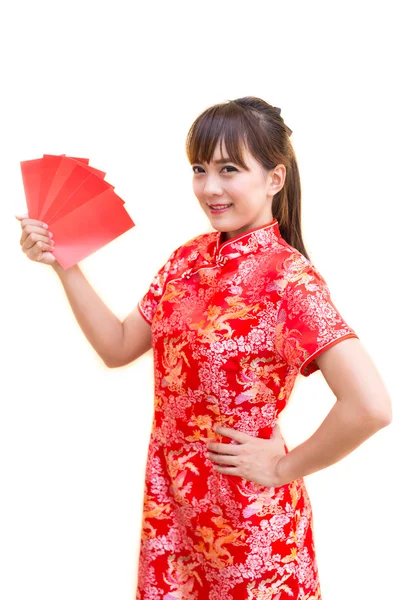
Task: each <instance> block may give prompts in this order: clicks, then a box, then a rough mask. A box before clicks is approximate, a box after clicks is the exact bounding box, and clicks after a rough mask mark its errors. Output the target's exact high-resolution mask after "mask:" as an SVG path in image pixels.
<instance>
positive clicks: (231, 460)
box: [207, 452, 239, 467]
mask: <svg viewBox="0 0 400 600" xmlns="http://www.w3.org/2000/svg"><path fill="white" fill-rule="evenodd" d="M207 458H209V459H210V460H211V462H213V463H216V464H217V465H230V466H232V467H237V466H238V464H239V463H238V461H237V458H236V457H235V456H230V455H227V454H215V453H214V452H208V453H207Z"/></svg>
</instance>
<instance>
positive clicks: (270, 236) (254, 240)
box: [181, 219, 282, 279]
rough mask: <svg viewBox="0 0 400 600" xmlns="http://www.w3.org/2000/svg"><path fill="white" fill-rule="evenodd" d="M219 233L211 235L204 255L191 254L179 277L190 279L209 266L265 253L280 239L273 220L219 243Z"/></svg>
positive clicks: (220, 234)
mask: <svg viewBox="0 0 400 600" xmlns="http://www.w3.org/2000/svg"><path fill="white" fill-rule="evenodd" d="M221 236H222V233H221V232H215V233H214V234H213V241H212V243H211V245H210V246H208V250H207V251H206V252H205V254H203V253H201V252H199V251H198V250H195V251H194V252H192V253H191V255H190V259H189V261H188V263H187V268H186V270H185V271H184V272H183V273H182V274H181V277H183V278H185V279H190V277H191V276H192V275H193V274H194V273H197V271H198V270H199V269H202V268H204V267H210V266H215V265H217V266H219V267H222V266H224V265H225V264H226V263H227V262H228V261H229V260H231V259H235V258H239V257H241V256H249V255H250V254H255V253H257V252H262V251H265V250H266V249H267V248H268V247H270V246H271V245H272V244H273V243H275V242H279V241H280V240H281V239H282V236H281V233H280V230H279V223H278V220H277V219H273V220H272V221H271V222H270V223H267V224H266V225H261V226H260V227H255V228H254V229H250V230H249V231H245V232H244V233H241V234H239V235H237V236H235V237H234V238H231V239H229V240H227V241H226V242H222V243H221Z"/></svg>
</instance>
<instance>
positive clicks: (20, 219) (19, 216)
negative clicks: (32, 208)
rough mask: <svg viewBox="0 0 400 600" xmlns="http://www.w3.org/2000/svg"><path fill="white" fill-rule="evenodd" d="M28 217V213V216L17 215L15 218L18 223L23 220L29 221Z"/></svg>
mask: <svg viewBox="0 0 400 600" xmlns="http://www.w3.org/2000/svg"><path fill="white" fill-rule="evenodd" d="M28 217H29V215H28V213H26V215H15V218H16V219H18V221H22V219H27V218H28Z"/></svg>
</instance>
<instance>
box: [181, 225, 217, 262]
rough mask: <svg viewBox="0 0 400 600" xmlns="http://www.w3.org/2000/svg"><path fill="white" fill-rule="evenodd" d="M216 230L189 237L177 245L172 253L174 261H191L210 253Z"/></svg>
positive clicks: (215, 238)
mask: <svg viewBox="0 0 400 600" xmlns="http://www.w3.org/2000/svg"><path fill="white" fill-rule="evenodd" d="M217 235H218V232H216V231H213V232H211V233H203V234H201V235H197V236H196V237H194V238H191V239H190V240H188V241H187V242H184V243H183V244H182V245H181V246H179V247H178V248H177V249H176V250H175V251H174V252H173V254H172V257H171V258H173V260H174V261H183V262H185V261H188V262H190V261H192V260H195V259H197V258H199V257H205V256H207V255H208V254H210V253H212V251H213V249H214V247H215V245H216V242H217Z"/></svg>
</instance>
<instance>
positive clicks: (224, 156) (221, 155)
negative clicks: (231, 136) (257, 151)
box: [210, 141, 252, 163]
mask: <svg viewBox="0 0 400 600" xmlns="http://www.w3.org/2000/svg"><path fill="white" fill-rule="evenodd" d="M239 151H240V154H241V156H242V158H243V159H244V161H245V162H246V163H247V162H250V161H251V158H252V157H251V154H250V152H249V150H248V149H247V147H246V146H245V145H244V144H241V145H240V148H239ZM222 161H225V162H234V160H233V158H231V157H230V153H229V152H228V149H227V147H226V145H225V142H224V141H222V142H218V143H217V145H216V146H215V150H214V153H213V155H212V156H211V161H210V162H215V163H221V162H222Z"/></svg>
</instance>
